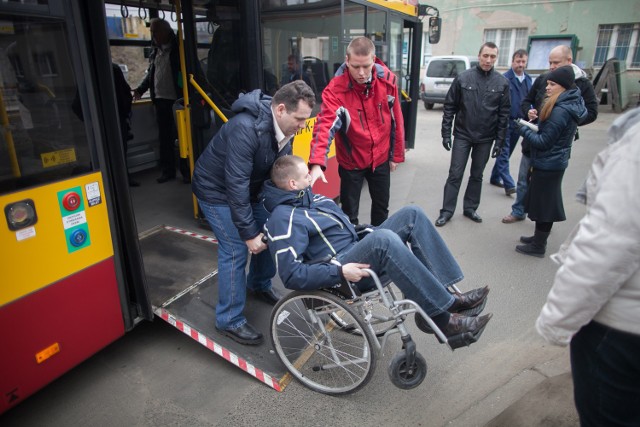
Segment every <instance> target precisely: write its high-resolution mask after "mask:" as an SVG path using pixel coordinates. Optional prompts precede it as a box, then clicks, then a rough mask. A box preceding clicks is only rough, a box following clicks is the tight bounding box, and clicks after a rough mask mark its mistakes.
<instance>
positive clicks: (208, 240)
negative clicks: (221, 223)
mask: <svg viewBox="0 0 640 427" xmlns="http://www.w3.org/2000/svg"><path fill="white" fill-rule="evenodd" d="M164 229H165V230H169V231H173V232H174V233H180V234H185V235H187V236H191V237H195V238H198V239H201V240H206V241H207V242H211V243H218V240H217V239H216V238H214V237H209V236H205V235H204V234H198V233H194V232H192V231H187V230H183V229H181V228H178V227H172V226H170V225H165V226H164Z"/></svg>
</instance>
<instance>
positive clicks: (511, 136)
mask: <svg viewBox="0 0 640 427" xmlns="http://www.w3.org/2000/svg"><path fill="white" fill-rule="evenodd" d="M518 138H520V132H518V127H517V126H516V125H514V124H513V121H512V120H509V129H508V130H507V139H505V141H504V147H503V148H502V151H501V152H500V155H499V156H498V157H497V158H496V163H495V164H494V165H493V169H492V170H491V178H489V179H490V180H491V182H495V183H499V182H502V183H503V184H504V188H505V189H509V188H516V183H515V182H514V181H513V178H512V177H511V173H510V172H509V159H510V158H511V155H512V154H513V151H514V150H515V149H516V145H518Z"/></svg>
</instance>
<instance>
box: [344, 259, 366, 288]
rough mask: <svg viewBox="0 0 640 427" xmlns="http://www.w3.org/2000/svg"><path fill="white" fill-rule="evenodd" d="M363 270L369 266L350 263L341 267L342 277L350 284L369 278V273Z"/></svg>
mask: <svg viewBox="0 0 640 427" xmlns="http://www.w3.org/2000/svg"><path fill="white" fill-rule="evenodd" d="M363 268H369V264H360V263H357V262H350V263H349V264H345V265H343V266H342V275H343V276H344V278H345V279H347V280H348V281H350V282H354V283H355V282H359V281H360V280H362V278H363V277H369V273H367V272H366V271H364V270H363Z"/></svg>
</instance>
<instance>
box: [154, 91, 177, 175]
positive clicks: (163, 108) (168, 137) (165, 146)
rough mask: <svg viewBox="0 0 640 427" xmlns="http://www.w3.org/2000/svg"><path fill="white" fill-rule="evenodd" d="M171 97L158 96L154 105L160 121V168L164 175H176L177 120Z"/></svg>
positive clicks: (157, 119)
mask: <svg viewBox="0 0 640 427" xmlns="http://www.w3.org/2000/svg"><path fill="white" fill-rule="evenodd" d="M174 102H175V101H173V100H171V99H162V98H156V99H155V100H154V101H153V105H154V106H155V108H156V121H157V123H158V139H159V140H160V170H161V171H162V175H167V176H172V177H173V176H176V138H178V131H177V130H176V122H175V120H174V117H173V103H174Z"/></svg>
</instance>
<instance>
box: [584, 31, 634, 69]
mask: <svg viewBox="0 0 640 427" xmlns="http://www.w3.org/2000/svg"><path fill="white" fill-rule="evenodd" d="M639 32H640V23H635V24H607V25H600V26H599V27H598V40H597V41H596V51H595V54H594V57H593V66H594V67H600V66H602V65H603V64H604V63H605V62H606V61H607V59H610V58H617V59H619V60H621V61H623V62H625V63H626V65H627V68H640V40H639V39H640V34H638V33H639Z"/></svg>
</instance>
